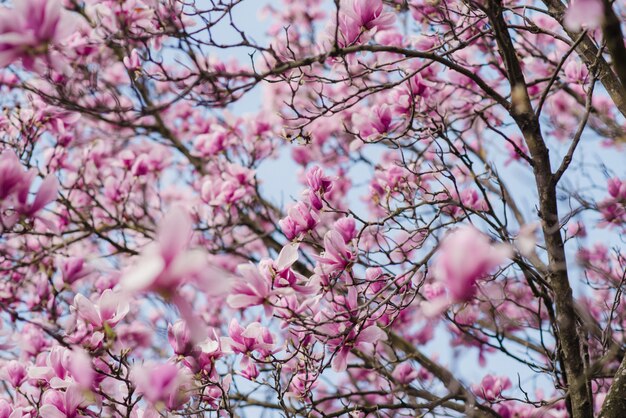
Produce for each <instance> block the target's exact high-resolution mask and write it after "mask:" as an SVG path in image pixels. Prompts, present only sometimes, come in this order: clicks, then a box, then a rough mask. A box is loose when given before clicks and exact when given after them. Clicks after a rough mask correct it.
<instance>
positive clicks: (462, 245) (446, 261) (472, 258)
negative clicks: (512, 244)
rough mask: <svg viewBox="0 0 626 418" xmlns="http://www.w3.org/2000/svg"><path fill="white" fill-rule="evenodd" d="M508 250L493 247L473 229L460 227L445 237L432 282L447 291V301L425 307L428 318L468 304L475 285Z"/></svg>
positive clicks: (497, 263)
mask: <svg viewBox="0 0 626 418" xmlns="http://www.w3.org/2000/svg"><path fill="white" fill-rule="evenodd" d="M509 254H510V249H509V247H508V246H504V245H493V244H492V243H491V242H490V240H489V237H487V236H486V235H485V234H483V233H482V232H480V231H478V230H477V229H476V228H474V227H473V226H463V227H461V228H458V229H456V230H455V231H453V232H452V233H450V234H449V235H447V236H446V237H445V238H444V239H443V242H442V243H441V246H440V247H439V251H438V257H437V260H436V261H435V264H434V266H433V275H434V277H435V279H436V280H437V281H439V282H441V283H442V284H443V285H444V287H445V288H446V289H447V290H448V296H449V299H447V298H445V297H441V298H437V299H435V300H434V301H431V303H430V304H428V303H427V304H425V305H424V311H425V313H426V314H427V315H429V314H437V313H440V312H441V311H442V310H443V309H445V308H446V307H447V305H448V304H449V303H459V302H465V301H468V300H470V299H471V298H472V297H473V296H474V294H475V293H476V283H477V281H478V280H480V279H482V278H483V277H485V276H486V275H487V274H489V272H491V270H493V269H494V268H495V267H496V266H498V265H499V264H500V263H502V262H503V261H504V259H505V258H506V257H507V256H509Z"/></svg>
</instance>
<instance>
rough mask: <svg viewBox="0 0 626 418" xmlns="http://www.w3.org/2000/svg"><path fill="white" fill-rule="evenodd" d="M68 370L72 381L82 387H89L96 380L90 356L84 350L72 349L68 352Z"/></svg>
mask: <svg viewBox="0 0 626 418" xmlns="http://www.w3.org/2000/svg"><path fill="white" fill-rule="evenodd" d="M67 368H68V371H69V372H70V374H71V375H72V378H73V379H74V381H75V382H76V383H77V384H78V385H79V387H81V388H83V389H89V388H91V386H92V385H93V383H94V381H95V380H96V372H95V371H94V369H93V366H92V363H91V357H90V356H89V354H87V352H86V351H85V350H82V349H74V350H72V351H71V352H70V354H69V361H68V365H67Z"/></svg>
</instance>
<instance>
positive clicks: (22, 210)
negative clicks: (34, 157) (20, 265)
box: [0, 151, 59, 231]
mask: <svg viewBox="0 0 626 418" xmlns="http://www.w3.org/2000/svg"><path fill="white" fill-rule="evenodd" d="M35 176H36V171H35V170H34V169H31V170H26V171H25V170H24V167H23V166H22V164H21V163H20V160H19V159H18V158H17V156H16V155H15V154H14V153H13V152H10V151H5V152H2V153H0V231H1V229H2V226H4V227H5V228H11V227H12V226H13V225H14V224H15V222H17V220H18V219H19V216H20V215H23V216H33V215H35V214H36V213H37V212H39V211H40V210H41V209H43V208H44V207H45V206H46V205H47V204H48V203H50V202H52V201H53V200H54V199H55V198H56V196H57V190H58V187H59V184H58V181H57V179H56V177H54V176H52V175H50V176H48V177H46V178H45V179H44V180H43V181H42V182H41V184H40V186H39V189H38V191H37V194H36V195H35V198H34V200H33V201H32V202H29V201H28V200H29V199H28V194H29V191H30V189H31V186H32V183H33V181H34V180H35ZM7 210H9V211H12V213H11V212H10V213H9V214H8V215H6V214H3V212H4V211H7Z"/></svg>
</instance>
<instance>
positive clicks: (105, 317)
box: [74, 289, 130, 328]
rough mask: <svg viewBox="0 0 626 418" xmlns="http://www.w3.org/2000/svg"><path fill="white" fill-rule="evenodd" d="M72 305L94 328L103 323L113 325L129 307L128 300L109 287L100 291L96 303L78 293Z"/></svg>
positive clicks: (122, 316)
mask: <svg viewBox="0 0 626 418" xmlns="http://www.w3.org/2000/svg"><path fill="white" fill-rule="evenodd" d="M74 306H75V308H76V311H77V312H78V316H79V317H80V318H82V319H83V320H85V321H86V322H88V323H89V324H91V325H93V326H94V327H96V328H101V327H103V326H104V325H105V324H106V325H108V326H110V327H114V326H115V325H117V323H118V322H120V321H121V320H122V319H123V318H124V317H125V316H126V314H127V313H128V310H129V309H130V306H129V304H128V301H126V300H124V298H123V297H122V296H121V295H120V294H117V293H115V292H113V291H112V290H111V289H106V290H105V291H104V292H102V294H101V295H100V298H99V300H98V302H97V303H93V302H92V301H90V300H89V299H87V298H86V297H85V296H83V295H81V294H78V295H76V296H75V297H74Z"/></svg>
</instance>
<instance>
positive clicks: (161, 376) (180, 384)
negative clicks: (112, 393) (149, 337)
mask: <svg viewBox="0 0 626 418" xmlns="http://www.w3.org/2000/svg"><path fill="white" fill-rule="evenodd" d="M130 378H131V381H132V382H133V383H134V384H135V387H136V388H137V391H138V392H139V393H141V394H143V396H144V398H145V399H146V400H147V401H148V402H150V403H152V404H156V403H158V402H163V403H165V404H166V406H167V407H168V408H170V409H175V408H176V407H177V406H178V405H180V404H182V403H184V402H185V401H186V398H188V396H189V395H188V394H186V388H187V386H189V383H190V382H189V379H190V376H189V372H188V369H184V368H183V369H180V368H179V367H177V366H176V365H175V364H172V363H164V364H158V363H146V364H145V365H142V366H135V367H134V368H133V369H132V370H131V375H130Z"/></svg>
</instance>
